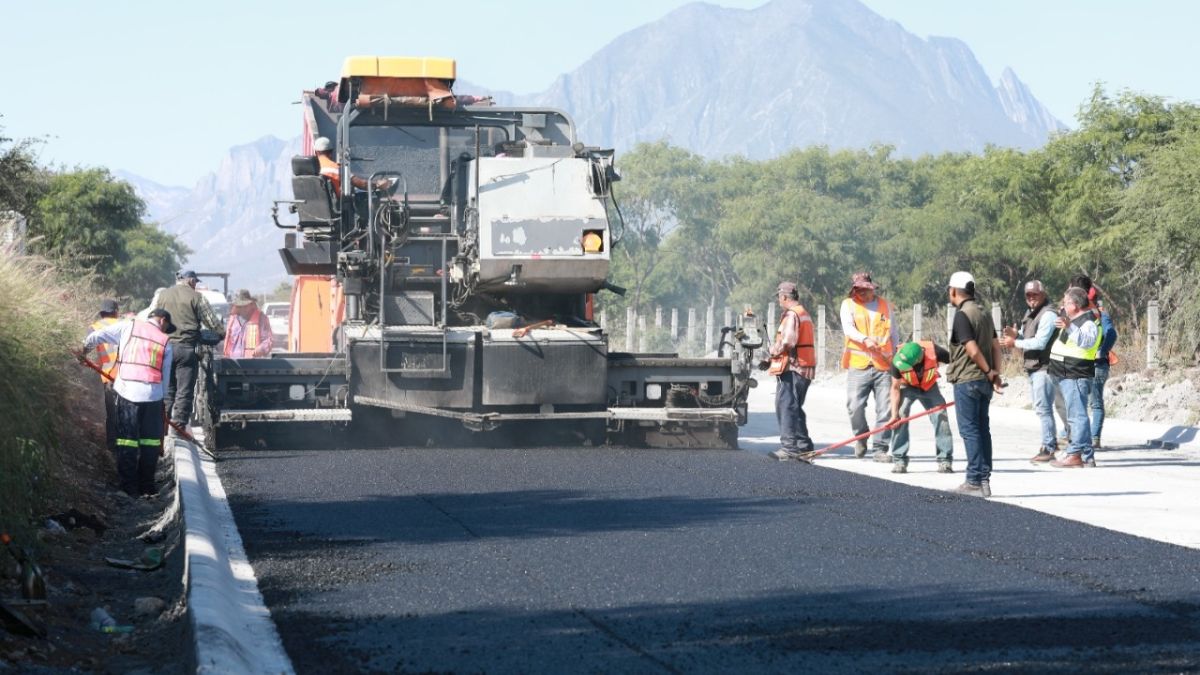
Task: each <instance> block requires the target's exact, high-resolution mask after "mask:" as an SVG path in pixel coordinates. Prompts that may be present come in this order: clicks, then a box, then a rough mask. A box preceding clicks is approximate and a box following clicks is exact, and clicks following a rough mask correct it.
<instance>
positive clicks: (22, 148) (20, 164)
mask: <svg viewBox="0 0 1200 675" xmlns="http://www.w3.org/2000/svg"><path fill="white" fill-rule="evenodd" d="M39 142H40V141H38V140H34V139H28V138H27V139H23V140H19V141H14V140H13V139H11V138H8V137H6V136H4V128H3V127H0V211H16V212H18V213H20V214H22V215H24V216H26V217H29V216H30V215H31V213H32V212H33V208H34V204H36V203H37V200H38V199H39V198H40V197H41V195H42V194H43V193H44V192H45V190H46V184H47V182H48V180H49V174H48V173H47V172H46V170H45V169H43V168H42V167H41V166H40V165H39V164H38V161H37V155H36V154H35V153H34V148H36V147H37V144H38V143H39Z"/></svg>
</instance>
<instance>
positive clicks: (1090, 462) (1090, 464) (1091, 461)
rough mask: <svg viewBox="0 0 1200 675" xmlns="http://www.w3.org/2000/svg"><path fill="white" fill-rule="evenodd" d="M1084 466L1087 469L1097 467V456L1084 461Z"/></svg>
mask: <svg viewBox="0 0 1200 675" xmlns="http://www.w3.org/2000/svg"><path fill="white" fill-rule="evenodd" d="M1083 467H1084V468H1085V469H1094V468H1096V458H1095V457H1093V458H1091V459H1089V460H1088V461H1086V462H1084V463H1083Z"/></svg>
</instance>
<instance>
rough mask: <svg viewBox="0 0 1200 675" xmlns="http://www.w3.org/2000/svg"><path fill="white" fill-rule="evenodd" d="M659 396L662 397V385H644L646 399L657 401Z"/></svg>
mask: <svg viewBox="0 0 1200 675" xmlns="http://www.w3.org/2000/svg"><path fill="white" fill-rule="evenodd" d="M661 398H662V385H661V384H648V385H646V399H647V400H650V401H657V400H659V399H661Z"/></svg>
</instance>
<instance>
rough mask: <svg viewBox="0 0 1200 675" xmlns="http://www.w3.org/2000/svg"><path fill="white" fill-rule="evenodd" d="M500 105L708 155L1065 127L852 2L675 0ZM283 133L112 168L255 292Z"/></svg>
mask: <svg viewBox="0 0 1200 675" xmlns="http://www.w3.org/2000/svg"><path fill="white" fill-rule="evenodd" d="M456 90H458V91H459V92H460V93H491V94H492V95H494V96H495V97H496V102H497V103H498V104H500V105H531V106H551V107H556V108H561V109H564V110H567V111H568V112H570V113H571V114H572V115H573V116H574V119H575V121H576V123H577V125H578V127H579V136H580V138H581V139H582V140H584V141H585V142H587V143H588V144H591V145H603V146H610V147H616V148H617V149H618V151H627V150H629V149H630V148H632V147H633V146H634V145H636V144H637V143H639V142H643V141H657V140H661V139H667V140H669V141H670V142H672V143H674V144H677V145H681V146H684V147H687V148H689V149H691V150H693V151H695V152H698V153H701V154H704V155H706V156H710V157H723V156H728V155H743V156H746V157H749V158H752V159H763V158H768V157H773V156H777V155H779V154H781V153H783V152H786V151H788V150H790V149H792V148H797V147H805V146H809V145H813V144H821V145H826V146H828V147H831V148H835V149H836V148H861V147H867V146H870V145H873V144H887V145H891V146H893V147H895V148H896V151H897V153H899V154H901V155H905V156H916V155H920V154H923V153H940V152H947V151H955V152H957V151H979V150H981V149H982V148H983V147H984V146H986V145H988V144H994V145H1000V146H1009V147H1018V148H1034V147H1038V146H1040V145H1041V144H1043V143H1044V142H1045V140H1046V138H1047V137H1048V136H1049V135H1050V134H1052V133H1054V132H1056V131H1058V130H1061V129H1063V128H1064V126H1063V125H1062V123H1061V122H1059V121H1058V120H1057V119H1055V118H1054V116H1053V115H1051V114H1050V113H1049V111H1048V110H1046V108H1045V107H1044V106H1043V105H1042V104H1041V103H1040V102H1039V101H1038V100H1037V99H1036V98H1035V97H1034V95H1033V94H1032V92H1030V90H1029V88H1028V87H1027V86H1026V85H1025V84H1024V83H1023V82H1021V80H1020V79H1019V78H1018V77H1017V76H1016V74H1015V73H1014V72H1013V71H1012V70H1011V69H1006V70H1005V71H1004V72H1003V74H1002V75H1001V77H1000V80H999V82H998V83H996V84H993V83H992V81H991V80H990V79H989V78H988V76H987V74H986V72H985V71H984V69H983V67H982V66H981V65H980V64H979V62H978V61H977V60H976V59H975V57H974V55H973V54H972V52H971V50H970V48H969V47H968V46H967V45H966V44H964V43H963V42H961V41H960V40H956V39H953V38H945V37H930V38H928V39H924V38H920V37H918V36H916V35H913V34H912V33H909V32H908V31H906V30H905V29H904V28H903V27H902V26H901V25H900V24H899V23H897V22H895V21H890V20H888V19H885V18H883V17H881V16H879V15H878V14H875V13H874V12H872V11H871V10H870V9H869V8H867V7H866V6H865V5H863V4H861V3H860V2H858V0H773V1H772V2H768V3H767V4H765V5H762V6H761V7H758V8H756V9H750V10H743V9H730V8H725V7H719V6H716V5H711V4H705V3H693V4H689V5H685V6H683V7H680V8H679V9H677V10H675V11H673V12H671V13H670V14H668V15H667V16H665V17H663V18H662V19H660V20H658V21H655V22H652V23H649V24H646V25H644V26H641V27H639V28H636V29H634V30H632V31H629V32H628V33H625V34H624V35H621V36H619V37H617V38H616V39H615V40H613V41H612V42H611V43H609V44H608V45H607V46H605V47H604V48H603V49H601V50H600V51H599V52H597V53H596V54H595V55H594V56H593V57H592V58H591V59H589V60H588V61H587V62H585V63H584V64H583V65H581V66H580V67H579V68H577V69H575V70H574V71H572V72H570V73H566V74H563V75H562V76H560V77H559V78H558V79H557V80H555V82H554V83H553V84H552V85H551V86H550V88H548V89H547V90H546V91H544V92H540V93H536V94H529V95H514V94H512V93H510V92H504V91H488V90H486V89H484V88H482V87H474V86H472V85H470V84H468V83H466V82H465V81H461V80H460V81H459V83H458V86H457V87H456ZM299 147H300V143H299V139H298V138H294V139H290V140H286V141H285V140H280V139H278V138H274V137H264V138H261V139H259V140H257V141H255V142H253V143H249V144H245V145H240V146H236V147H234V148H232V149H231V150H230V151H229V154H228V155H227V156H226V157H225V159H224V160H223V161H222V163H221V166H220V167H218V168H217V170H216V171H215V172H213V173H211V174H209V175H207V176H205V177H204V178H203V179H201V180H200V181H199V182H198V183H197V184H196V186H194V187H193V188H192V189H191V190H185V189H183V188H174V187H168V186H162V185H158V184H156V183H154V182H152V181H149V180H146V179H142V178H138V177H136V176H131V175H129V174H122V177H125V178H126V179H127V180H130V182H131V183H133V184H134V186H135V188H136V189H137V190H138V193H139V194H140V195H141V196H142V197H143V199H146V201H147V203H148V205H149V208H150V212H151V217H152V218H153V219H154V220H155V221H156V222H159V223H160V224H161V226H162V227H163V229H164V230H166V231H168V232H172V233H174V234H177V235H179V236H181V237H182V238H183V240H184V241H185V242H186V243H187V244H188V246H190V247H191V248H192V249H194V250H195V253H194V254H193V256H192V259H191V260H190V261H189V266H191V267H194V268H197V269H199V268H205V269H208V270H210V271H233V272H234V273H235V277H234V279H233V280H232V283H233V284H234V285H236V286H249V287H251V288H253V289H256V290H265V289H267V288H270V287H272V286H274V285H275V283H277V282H278V281H280V280H282V279H284V278H285V274H284V271H283V267H282V265H281V263H280V262H279V261H278V257H277V255H276V253H275V249H276V248H278V247H279V243H280V242H281V240H282V236H281V235H282V231H281V230H279V229H277V228H275V227H274V225H273V224H272V223H271V220H270V207H271V201H272V200H273V199H286V198H289V196H290V194H291V188H290V181H289V176H290V174H289V170H290V167H289V158H290V157H291V156H292V155H293V154H295V153H297V152H298V151H299Z"/></svg>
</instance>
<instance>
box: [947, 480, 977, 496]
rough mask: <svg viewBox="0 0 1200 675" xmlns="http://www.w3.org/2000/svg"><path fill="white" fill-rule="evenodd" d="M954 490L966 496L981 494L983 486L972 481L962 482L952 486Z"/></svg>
mask: <svg viewBox="0 0 1200 675" xmlns="http://www.w3.org/2000/svg"><path fill="white" fill-rule="evenodd" d="M954 491H955V492H957V493H958V494H960V495H967V496H968V497H982V496H983V486H982V485H975V484H973V483H963V484H962V485H959V486H958V487H956V488H954Z"/></svg>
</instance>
